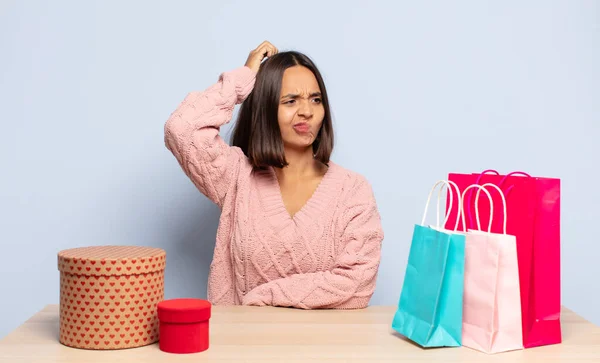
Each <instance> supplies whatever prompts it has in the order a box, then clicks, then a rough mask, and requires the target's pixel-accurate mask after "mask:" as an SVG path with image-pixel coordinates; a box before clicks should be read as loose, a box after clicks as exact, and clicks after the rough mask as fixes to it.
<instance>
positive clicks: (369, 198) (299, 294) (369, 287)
mask: <svg viewBox="0 0 600 363" xmlns="http://www.w3.org/2000/svg"><path fill="white" fill-rule="evenodd" d="M350 195H351V199H350V200H349V203H348V204H346V207H345V212H344V214H343V217H342V218H340V220H341V222H340V223H342V227H343V228H344V232H343V235H342V241H341V242H342V244H341V245H342V246H343V247H342V249H341V251H340V253H339V254H338V255H337V257H336V261H335V265H334V266H333V268H332V269H331V270H328V271H320V272H314V273H304V274H295V275H291V276H288V277H284V278H281V279H277V280H272V281H269V282H267V283H264V284H262V285H259V286H257V287H256V288H254V289H253V290H251V291H249V292H248V294H246V296H244V299H243V302H242V303H243V304H244V305H255V306H264V305H271V306H282V307H295V308H301V309H333V308H335V309H360V308H364V307H366V306H367V305H368V304H369V301H370V299H371V297H372V295H373V292H374V290H375V282H376V278H377V272H378V268H379V263H380V255H381V244H382V241H383V230H382V227H381V220H380V216H379V213H378V210H377V205H376V201H375V198H374V195H373V193H372V190H371V187H370V186H369V184H368V183H367V182H366V181H363V182H362V183H361V184H360V185H359V186H358V188H357V189H356V190H355V191H354V192H353V193H350Z"/></svg>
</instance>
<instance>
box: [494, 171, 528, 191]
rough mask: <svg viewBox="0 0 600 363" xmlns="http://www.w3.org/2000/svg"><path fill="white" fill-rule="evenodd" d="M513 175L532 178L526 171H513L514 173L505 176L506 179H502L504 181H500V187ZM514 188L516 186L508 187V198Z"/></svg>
mask: <svg viewBox="0 0 600 363" xmlns="http://www.w3.org/2000/svg"><path fill="white" fill-rule="evenodd" d="M512 175H523V176H525V177H527V178H531V175H529V174H527V173H526V172H524V171H513V172H512V173H508V174H506V176H505V177H504V178H502V180H501V181H500V183H499V184H500V185H502V184H503V183H504V181H505V180H506V178H508V177H509V176H512ZM514 187H515V186H514V185H511V186H510V187H508V189H506V195H507V196H508V193H510V191H511V190H512V188H514Z"/></svg>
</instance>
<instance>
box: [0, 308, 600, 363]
mask: <svg viewBox="0 0 600 363" xmlns="http://www.w3.org/2000/svg"><path fill="white" fill-rule="evenodd" d="M213 309H214V310H213V317H212V318H211V321H210V328H211V346H210V348H209V350H207V351H205V352H202V353H197V354H188V355H174V354H168V353H164V352H162V351H160V349H159V347H158V343H155V344H153V345H149V346H145V347H141V348H133V349H126V350H117V351H91V350H81V349H74V348H69V347H66V346H63V345H61V344H60V343H59V342H58V305H48V306H46V307H45V308H44V309H43V310H42V311H40V312H38V313H37V314H35V315H34V316H33V317H32V318H30V319H29V320H28V321H26V322H25V323H24V324H23V325H21V326H20V327H19V328H17V329H16V330H15V331H13V332H12V333H10V334H9V335H8V336H7V337H5V338H4V339H3V340H0V362H2V363H4V362H11V363H21V362H27V363H34V362H65V363H66V362H78V363H79V362H109V363H117V362H132V363H133V362H149V363H152V362H314V361H318V362H421V363H424V362H476V363H481V362H534V361H535V360H539V361H540V362H543V363H549V362H575V361H576V362H600V327H598V326H596V325H593V324H591V323H590V322H588V321H586V320H584V319H583V318H581V317H580V316H578V315H576V314H575V313H573V312H572V311H570V310H568V309H563V315H562V322H563V343H562V344H558V345H552V346H544V347H537V348H532V349H527V350H520V351H515V352H507V353H501V354H496V355H486V354H483V353H480V352H477V351H474V350H471V349H469V348H464V347H460V348H430V349H422V348H420V347H418V346H417V345H415V344H413V343H411V342H410V341H407V340H406V339H404V338H403V337H401V336H400V335H398V334H396V333H395V332H393V330H392V329H391V321H392V317H393V315H394V311H395V307H393V306H372V307H369V308H367V309H364V310H353V311H326V310H321V311H304V310H295V309H284V308H272V307H242V306H237V307H218V306H217V307H214V308H213Z"/></svg>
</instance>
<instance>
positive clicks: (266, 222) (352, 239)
mask: <svg viewBox="0 0 600 363" xmlns="http://www.w3.org/2000/svg"><path fill="white" fill-rule="evenodd" d="M254 81H255V74H254V72H253V71H252V70H251V69H250V68H247V67H245V66H244V67H241V68H238V69H235V70H233V71H231V72H225V73H223V74H221V76H220V77H219V80H218V82H217V83H216V84H214V85H212V86H211V87H209V88H208V89H206V90H204V91H203V92H191V93H189V94H188V95H187V96H186V97H185V99H184V100H183V102H182V103H181V104H180V105H179V107H178V108H177V109H176V110H175V111H174V112H173V113H172V114H171V116H170V117H169V119H168V121H167V122H166V124H165V144H166V147H167V148H168V149H169V150H170V151H171V152H172V153H173V155H174V156H175V157H176V158H177V161H178V162H179V164H180V165H181V167H182V169H183V171H184V172H185V174H186V175H187V176H188V177H189V178H190V180H191V181H192V182H193V183H194V184H195V185H196V187H197V188H198V189H199V190H200V192H202V193H203V194H204V195H205V196H206V197H208V198H209V199H210V200H212V201H213V202H214V203H216V204H217V205H218V206H219V207H220V208H221V217H220V222H219V227H218V231H217V240H216V245H215V250H214V258H213V261H212V263H211V266H210V274H209V281H208V299H209V300H210V301H211V302H212V303H213V304H215V305H217V304H222V305H239V304H243V305H272V306H286V307H297V308H303V309H316V308H338V309H352V308H363V307H366V306H367V305H368V303H369V301H370V299H371V296H372V294H373V291H374V289H375V281H376V277H377V272H378V268H379V261H380V251H381V243H382V240H383V231H382V228H381V222H380V216H379V213H378V210H377V205H376V202H375V198H374V194H373V192H372V189H371V187H370V184H369V183H368V182H367V180H366V179H365V178H364V177H362V176H361V175H359V174H357V173H355V172H352V171H349V170H346V169H344V168H342V167H341V166H339V165H336V164H335V163H333V162H332V163H330V167H329V169H328V170H327V172H326V174H325V176H324V177H323V180H322V181H321V183H320V184H319V186H318V188H317V190H316V191H315V193H314V194H313V195H312V197H311V198H310V199H309V200H308V202H307V203H306V204H305V205H304V206H303V208H302V209H301V210H300V211H299V212H297V213H296V214H295V215H294V216H290V215H289V213H288V212H287V210H286V209H285V206H284V203H283V200H282V197H281V194H280V190H279V184H278V182H277V177H276V174H275V171H274V169H272V168H271V169H269V170H266V171H256V170H253V168H252V166H251V165H250V163H249V162H248V159H247V158H246V156H245V155H244V154H243V152H242V151H241V149H239V148H237V147H231V146H229V145H228V144H226V143H225V142H224V140H223V139H222V138H221V137H220V135H219V129H220V126H222V125H224V124H226V123H227V122H229V121H230V120H231V118H232V116H233V110H234V107H235V106H236V104H239V103H241V102H242V101H243V100H245V98H246V97H247V96H248V94H249V93H250V92H251V91H252V88H253V86H254Z"/></svg>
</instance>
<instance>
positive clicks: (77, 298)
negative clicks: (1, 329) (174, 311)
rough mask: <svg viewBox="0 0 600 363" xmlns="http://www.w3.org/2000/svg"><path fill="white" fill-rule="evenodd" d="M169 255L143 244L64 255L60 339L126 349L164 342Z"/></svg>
mask: <svg viewBox="0 0 600 363" xmlns="http://www.w3.org/2000/svg"><path fill="white" fill-rule="evenodd" d="M165 264H166V253H165V251H164V250H162V249H160V248H152V247H139V246H91V247H79V248H73V249H68V250H63V251H60V252H59V253H58V269H59V271H60V342H61V343H62V344H64V345H67V346H70V347H74V348H84V349H123V348H133V347H140V346H144V345H148V344H152V343H155V342H157V341H158V338H159V337H158V335H159V334H158V332H159V329H158V317H157V304H158V303H159V302H160V301H162V300H163V299H164V270H165Z"/></svg>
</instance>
